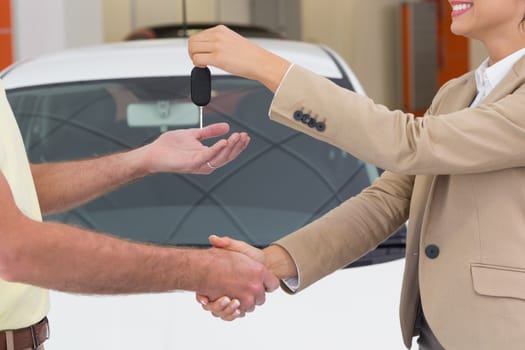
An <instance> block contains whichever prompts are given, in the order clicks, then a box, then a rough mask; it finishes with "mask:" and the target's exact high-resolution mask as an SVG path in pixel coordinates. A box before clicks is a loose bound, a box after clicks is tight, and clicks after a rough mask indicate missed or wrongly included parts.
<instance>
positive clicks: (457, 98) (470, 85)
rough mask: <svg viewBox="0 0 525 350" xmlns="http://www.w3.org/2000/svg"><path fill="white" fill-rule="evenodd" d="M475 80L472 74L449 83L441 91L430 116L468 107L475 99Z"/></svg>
mask: <svg viewBox="0 0 525 350" xmlns="http://www.w3.org/2000/svg"><path fill="white" fill-rule="evenodd" d="M476 94H477V89H476V78H475V76H474V73H473V72H470V73H468V74H465V75H464V76H462V77H460V78H458V79H457V80H455V81H453V82H451V83H450V84H449V86H448V87H447V88H446V89H444V90H443V95H442V96H441V98H440V99H439V101H438V103H437V105H436V106H435V107H434V108H433V109H431V111H430V113H431V114H432V115H440V114H448V113H452V112H457V111H458V110H460V109H463V108H467V107H468V106H470V104H471V103H472V101H473V100H474V98H475V97H476Z"/></svg>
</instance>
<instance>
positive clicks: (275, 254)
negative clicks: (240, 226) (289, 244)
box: [263, 244, 298, 279]
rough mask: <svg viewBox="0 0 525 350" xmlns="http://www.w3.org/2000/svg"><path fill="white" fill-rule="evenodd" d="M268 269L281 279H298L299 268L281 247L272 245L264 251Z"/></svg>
mask: <svg viewBox="0 0 525 350" xmlns="http://www.w3.org/2000/svg"><path fill="white" fill-rule="evenodd" d="M263 253H264V256H265V260H266V261H265V263H266V267H267V268H268V269H270V271H272V272H273V274H274V275H275V276H276V277H277V278H279V279H285V278H291V277H297V275H298V273H297V267H296V266H295V262H294V261H293V259H292V257H291V256H290V254H289V253H288V252H287V251H286V250H285V249H284V248H283V247H281V246H278V245H275V244H274V245H270V246H268V247H267V248H265V249H264V250H263Z"/></svg>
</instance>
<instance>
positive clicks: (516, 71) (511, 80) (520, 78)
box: [482, 57, 525, 104]
mask: <svg viewBox="0 0 525 350" xmlns="http://www.w3.org/2000/svg"><path fill="white" fill-rule="evenodd" d="M524 77H525V57H523V58H521V59H520V60H518V62H516V63H515V64H514V66H513V67H512V69H511V70H510V71H509V73H508V74H507V75H506V76H505V78H503V80H502V81H501V82H500V83H499V84H498V85H497V86H496V87H495V88H494V90H492V91H491V93H490V94H488V96H487V97H486V98H485V99H484V100H483V102H482V103H483V104H485V103H491V102H495V101H498V100H500V99H502V98H503V97H505V96H507V95H509V94H512V93H513V92H514V90H516V89H517V88H518V87H520V86H522V85H523V82H524V80H525V78H524Z"/></svg>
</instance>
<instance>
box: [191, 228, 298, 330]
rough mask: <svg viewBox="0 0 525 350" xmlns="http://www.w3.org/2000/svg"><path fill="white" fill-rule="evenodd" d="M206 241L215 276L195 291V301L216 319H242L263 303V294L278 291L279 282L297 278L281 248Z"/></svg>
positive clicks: (218, 239) (214, 239)
mask: <svg viewBox="0 0 525 350" xmlns="http://www.w3.org/2000/svg"><path fill="white" fill-rule="evenodd" d="M209 239H210V243H211V244H212V245H213V248H211V250H210V253H212V254H216V255H217V260H216V262H217V264H214V266H213V267H212V269H211V270H210V273H213V274H214V276H211V278H206V281H205V285H204V288H202V289H199V290H198V291H197V301H198V302H199V303H201V304H202V306H203V308H204V310H207V311H210V312H211V313H212V314H213V315H214V316H215V317H220V318H221V319H223V320H225V321H233V320H235V319H236V318H239V317H244V316H245V315H246V313H247V312H252V311H254V310H255V306H256V305H262V304H263V303H264V302H265V300H266V292H273V291H274V290H276V289H277V288H278V287H279V284H280V282H279V279H282V278H289V277H294V276H297V270H296V267H295V263H294V262H293V260H292V258H291V257H290V255H289V254H288V253H287V252H286V250H284V249H283V248H281V247H280V246H277V245H271V246H269V247H267V248H265V249H264V250H260V249H258V248H255V247H253V246H251V245H249V244H247V243H245V242H242V241H237V240H234V239H231V238H229V237H217V236H210V238H209ZM214 271H215V272H214ZM201 290H204V291H205V292H201Z"/></svg>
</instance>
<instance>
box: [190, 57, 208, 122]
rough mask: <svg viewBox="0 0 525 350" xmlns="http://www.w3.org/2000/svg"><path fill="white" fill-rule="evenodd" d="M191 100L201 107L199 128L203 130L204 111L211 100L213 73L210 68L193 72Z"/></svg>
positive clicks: (195, 68) (194, 68) (200, 68)
mask: <svg viewBox="0 0 525 350" xmlns="http://www.w3.org/2000/svg"><path fill="white" fill-rule="evenodd" d="M190 84H191V100H192V101H193V103H195V104H196V105H197V106H198V107H199V126H200V128H201V129H202V124H203V121H202V119H203V117H202V114H203V109H204V106H206V105H207V104H208V103H210V99H211V73H210V69H209V68H208V67H204V68H202V67H193V69H192V70H191V81H190Z"/></svg>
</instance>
